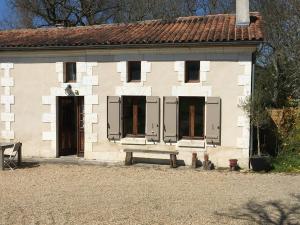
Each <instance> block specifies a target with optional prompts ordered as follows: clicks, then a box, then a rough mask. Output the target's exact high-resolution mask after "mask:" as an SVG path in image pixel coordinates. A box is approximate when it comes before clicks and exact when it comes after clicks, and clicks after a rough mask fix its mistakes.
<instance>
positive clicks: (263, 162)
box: [250, 155, 271, 172]
mask: <svg viewBox="0 0 300 225" xmlns="http://www.w3.org/2000/svg"><path fill="white" fill-rule="evenodd" d="M250 164H251V167H252V170H253V171H255V172H260V171H265V172H268V171H270V170H271V158H270V156H268V155H262V156H252V157H251V158H250Z"/></svg>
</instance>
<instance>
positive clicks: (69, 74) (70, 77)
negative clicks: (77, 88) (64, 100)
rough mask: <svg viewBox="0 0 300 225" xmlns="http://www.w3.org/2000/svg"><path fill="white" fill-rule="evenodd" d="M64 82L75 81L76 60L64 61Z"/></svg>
mask: <svg viewBox="0 0 300 225" xmlns="http://www.w3.org/2000/svg"><path fill="white" fill-rule="evenodd" d="M64 82H65V83H75V82H76V62H67V63H65V74H64Z"/></svg>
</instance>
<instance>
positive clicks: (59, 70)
mask: <svg viewBox="0 0 300 225" xmlns="http://www.w3.org/2000/svg"><path fill="white" fill-rule="evenodd" d="M55 69H56V72H57V73H63V72H64V63H63V62H57V63H56V64H55Z"/></svg>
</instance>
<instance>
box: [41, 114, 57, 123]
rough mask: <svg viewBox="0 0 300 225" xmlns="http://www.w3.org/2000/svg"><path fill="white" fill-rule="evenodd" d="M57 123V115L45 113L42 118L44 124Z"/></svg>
mask: <svg viewBox="0 0 300 225" xmlns="http://www.w3.org/2000/svg"><path fill="white" fill-rule="evenodd" d="M55 121H56V115H55V114H52V113H44V114H43V116H42V122H43V123H52V122H55Z"/></svg>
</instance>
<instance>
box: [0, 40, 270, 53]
mask: <svg viewBox="0 0 300 225" xmlns="http://www.w3.org/2000/svg"><path fill="white" fill-rule="evenodd" d="M263 42H264V41H263V40H254V41H226V42H197V43H158V44H119V45H76V46H38V47H0V52H1V51H39V50H88V49H135V48H170V47H176V48H191V47H206V46H209V47H213V46H217V47H220V46H224V47H228V46H258V45H260V44H262V43H263Z"/></svg>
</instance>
